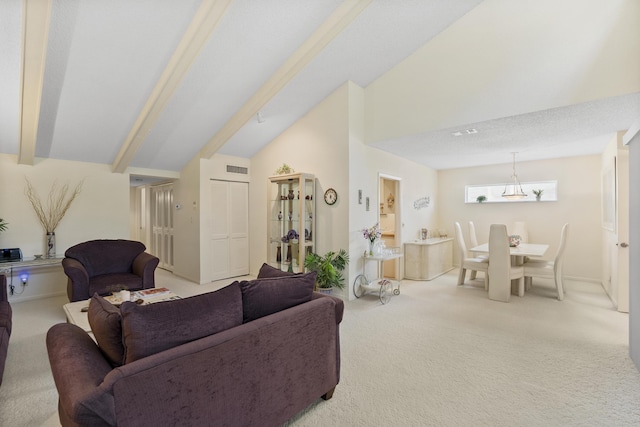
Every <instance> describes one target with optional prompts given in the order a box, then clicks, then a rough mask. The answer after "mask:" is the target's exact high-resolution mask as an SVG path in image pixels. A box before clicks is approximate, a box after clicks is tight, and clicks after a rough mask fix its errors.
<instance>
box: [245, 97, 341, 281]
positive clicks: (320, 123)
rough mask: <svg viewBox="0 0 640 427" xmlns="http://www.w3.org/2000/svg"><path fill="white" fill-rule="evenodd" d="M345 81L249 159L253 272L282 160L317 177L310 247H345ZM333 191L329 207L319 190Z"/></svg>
mask: <svg viewBox="0 0 640 427" xmlns="http://www.w3.org/2000/svg"><path fill="white" fill-rule="evenodd" d="M348 96H349V93H348V85H343V86H342V87H340V88H339V89H337V90H336V91H335V92H334V93H333V94H331V95H329V96H328V97H327V98H326V99H325V100H323V101H322V102H321V103H320V104H319V105H318V106H316V107H315V108H314V109H313V110H311V111H310V112H309V113H308V114H307V115H305V116H304V117H302V118H301V119H300V120H298V121H297V122H296V123H295V124H294V125H292V126H291V127H290V128H289V129H287V130H286V131H285V132H284V133H282V134H281V135H280V136H278V137H277V138H276V139H275V140H274V141H273V142H272V143H271V144H269V145H268V146H266V147H265V148H263V149H262V150H261V151H260V152H258V153H257V154H256V155H255V156H254V157H253V158H252V159H251V186H250V189H249V222H250V225H249V231H250V236H251V254H250V255H251V256H250V270H251V273H252V274H257V272H258V269H259V268H260V266H261V265H262V263H263V262H265V260H266V259H267V228H266V227H267V182H268V179H267V178H268V177H269V176H272V175H274V171H275V170H276V169H277V168H278V167H280V166H281V165H282V164H283V163H286V164H288V165H289V166H291V167H292V168H293V169H294V170H295V171H296V172H304V173H310V174H313V175H315V177H316V197H315V208H316V230H317V232H316V233H315V238H316V242H315V245H316V247H315V251H316V252H317V253H319V254H324V253H326V252H327V251H330V250H339V249H348V247H349V232H348V222H347V221H346V218H348V216H349V151H348V138H349V128H348V119H349V114H348ZM330 187H331V188H334V189H335V190H336V191H337V193H338V201H337V202H336V203H335V204H334V205H332V206H329V205H327V204H326V203H325V202H324V199H323V195H324V192H325V191H326V190H327V189H328V188H330Z"/></svg>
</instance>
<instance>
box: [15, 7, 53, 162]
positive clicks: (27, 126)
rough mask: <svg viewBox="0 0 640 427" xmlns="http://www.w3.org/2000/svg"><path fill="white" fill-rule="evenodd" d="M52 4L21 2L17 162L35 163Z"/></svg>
mask: <svg viewBox="0 0 640 427" xmlns="http://www.w3.org/2000/svg"><path fill="white" fill-rule="evenodd" d="M51 3H52V2H51V0H23V2H22V58H21V59H22V62H21V64H20V65H21V70H20V136H19V144H20V147H19V149H18V163H19V164H23V165H33V164H34V159H35V152H36V142H37V138H38V121H39V119H40V104H41V101H42V85H43V81H44V68H45V62H46V58H47V43H48V40H49V23H50V21H51Z"/></svg>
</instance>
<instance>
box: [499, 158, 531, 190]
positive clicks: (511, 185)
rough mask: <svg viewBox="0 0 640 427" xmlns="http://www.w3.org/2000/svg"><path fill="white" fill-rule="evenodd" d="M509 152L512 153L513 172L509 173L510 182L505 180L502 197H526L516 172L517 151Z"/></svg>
mask: <svg viewBox="0 0 640 427" xmlns="http://www.w3.org/2000/svg"><path fill="white" fill-rule="evenodd" d="M511 154H512V155H513V173H512V174H511V182H507V183H506V184H505V186H504V191H503V192H502V197H504V198H505V199H508V200H520V199H524V198H525V197H527V194H526V193H525V192H524V191H522V186H521V185H520V181H518V175H517V174H516V154H517V153H511Z"/></svg>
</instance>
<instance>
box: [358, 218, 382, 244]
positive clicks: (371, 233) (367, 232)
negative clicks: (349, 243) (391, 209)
mask: <svg viewBox="0 0 640 427" xmlns="http://www.w3.org/2000/svg"><path fill="white" fill-rule="evenodd" d="M362 235H363V236H364V238H365V239H368V240H369V241H370V242H371V243H373V242H375V241H376V239H379V238H380V236H382V231H380V223H378V222H376V223H375V225H374V226H373V227H371V228H364V229H363V230H362Z"/></svg>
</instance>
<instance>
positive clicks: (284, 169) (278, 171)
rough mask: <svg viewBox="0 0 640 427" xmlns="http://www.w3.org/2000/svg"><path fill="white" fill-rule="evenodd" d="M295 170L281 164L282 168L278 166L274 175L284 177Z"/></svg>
mask: <svg viewBox="0 0 640 427" xmlns="http://www.w3.org/2000/svg"><path fill="white" fill-rule="evenodd" d="M294 172H295V170H293V168H292V167H291V166H289V165H288V164H286V163H283V164H282V166H280V167H279V168H278V169H276V171H275V174H276V175H284V174H287V173H294Z"/></svg>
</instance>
